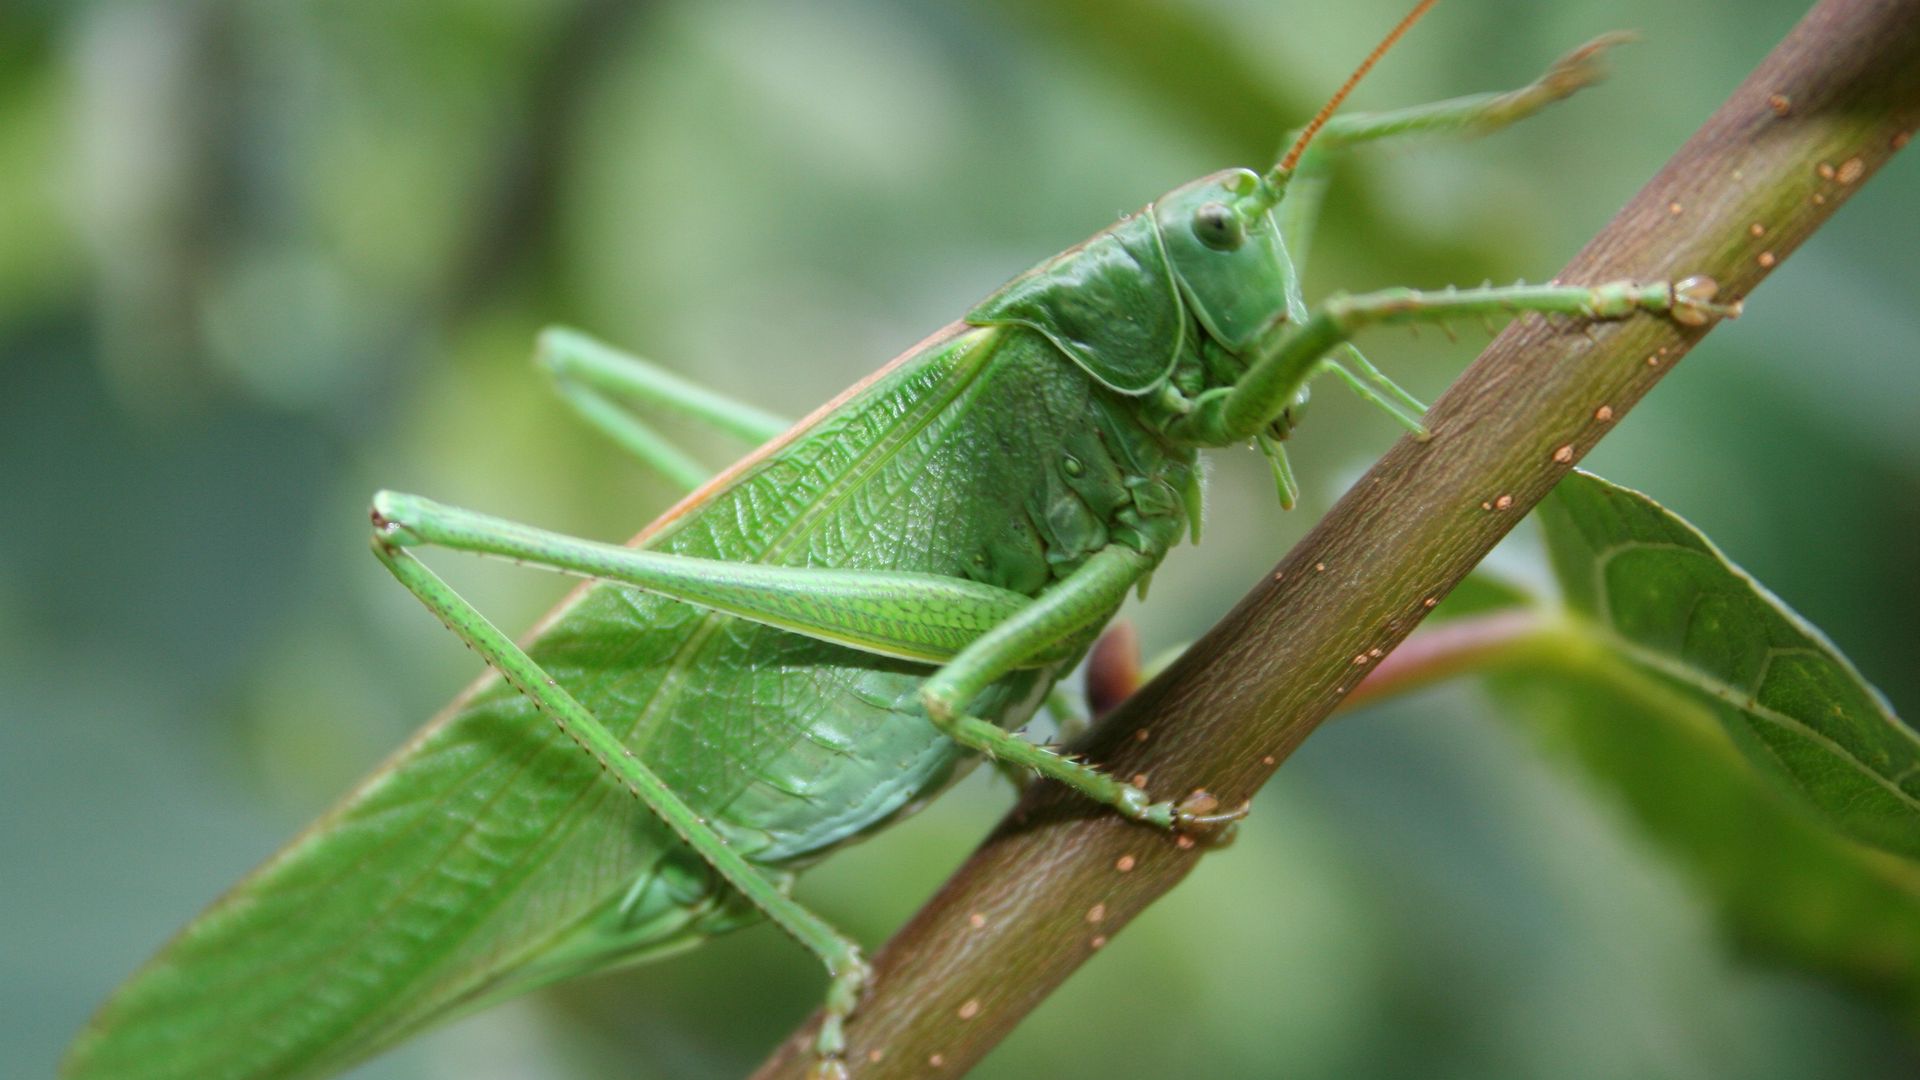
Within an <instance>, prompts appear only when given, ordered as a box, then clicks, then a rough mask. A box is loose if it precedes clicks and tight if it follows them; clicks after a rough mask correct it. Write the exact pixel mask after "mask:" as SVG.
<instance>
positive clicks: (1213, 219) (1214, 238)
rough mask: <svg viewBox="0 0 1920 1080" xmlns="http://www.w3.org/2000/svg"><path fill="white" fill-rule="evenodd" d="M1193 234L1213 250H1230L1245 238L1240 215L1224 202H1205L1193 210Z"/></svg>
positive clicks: (1245, 234)
mask: <svg viewBox="0 0 1920 1080" xmlns="http://www.w3.org/2000/svg"><path fill="white" fill-rule="evenodd" d="M1193 235H1195V236H1197V237H1199V238H1200V242H1201V243H1203V244H1205V245H1207V246H1208V247H1210V248H1212V249H1213V250H1215V251H1232V250H1233V249H1234V248H1237V247H1239V246H1240V245H1241V244H1242V243H1243V242H1245V240H1246V239H1247V232H1246V228H1245V227H1244V226H1242V225H1241V224H1240V215H1239V214H1236V213H1234V212H1233V208H1232V207H1230V206H1228V205H1226V204H1225V203H1217V202H1213V203H1207V204H1206V205H1205V206H1202V207H1201V208H1200V209H1198V210H1195V211H1194V212H1193Z"/></svg>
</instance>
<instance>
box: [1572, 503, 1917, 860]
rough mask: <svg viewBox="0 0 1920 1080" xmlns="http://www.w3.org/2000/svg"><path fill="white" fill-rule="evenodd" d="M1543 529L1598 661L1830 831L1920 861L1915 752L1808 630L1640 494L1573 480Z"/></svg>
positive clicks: (1913, 743) (1874, 695)
mask: <svg viewBox="0 0 1920 1080" xmlns="http://www.w3.org/2000/svg"><path fill="white" fill-rule="evenodd" d="M1540 516H1541V519H1542V522H1543V523H1544V525H1545V528H1546V534H1547V546H1548V551H1549V553H1550V555H1551V557H1552V560H1553V567H1554V572H1555V574H1556V575H1557V576H1558V577H1559V579H1560V582H1561V584H1562V587H1563V589H1564V590H1565V595H1566V601H1567V604H1568V606H1569V607H1570V608H1571V609H1572V611H1573V612H1574V613H1575V614H1576V615H1578V616H1580V617H1581V619H1582V621H1583V622H1584V623H1586V624H1587V625H1588V627H1589V628H1590V629H1591V630H1592V632H1593V634H1594V635H1595V636H1596V638H1597V639H1598V641H1599V642H1600V643H1601V644H1602V645H1603V646H1604V647H1605V648H1606V649H1607V651H1608V652H1610V653H1611V654H1613V655H1614V656H1615V657H1617V658H1618V659H1619V660H1620V661H1622V662H1624V663H1625V664H1626V665H1628V666H1630V667H1632V668H1634V669H1636V670H1638V671H1640V672H1642V673H1644V674H1646V675H1648V676H1650V677H1652V678H1653V679H1655V680H1656V681H1658V682H1659V683H1661V684H1663V685H1665V686H1666V687H1668V688H1670V689H1672V690H1673V691H1675V692H1677V693H1678V694H1679V696H1680V697H1681V698H1682V699H1683V700H1685V701H1686V702H1688V703H1689V704H1691V705H1692V706H1695V707H1698V708H1701V709H1705V710H1707V711H1708V712H1710V713H1711V714H1712V715H1714V716H1715V717H1717V718H1718V719H1719V721H1720V723H1721V725H1722V726H1723V727H1724V728H1725V730H1726V732H1727V733H1728V734H1729V735H1730V736H1731V737H1732V741H1733V744H1734V745H1735V746H1737V747H1738V748H1739V749H1740V751H1741V752H1742V753H1743V754H1744V755H1745V756H1746V758H1747V759H1748V760H1749V761H1751V762H1753V763H1754V764H1755V765H1757V766H1758V767H1759V768H1760V770H1761V771H1762V772H1764V773H1767V774H1769V775H1772V776H1774V777H1776V778H1779V779H1782V780H1784V781H1785V782H1786V784H1787V786H1789V787H1790V788H1791V789H1792V790H1794V791H1797V792H1798V793H1799V794H1800V795H1802V796H1804V797H1805V799H1806V800H1807V801H1808V802H1809V803H1811V804H1812V805H1813V806H1815V807H1817V808H1818V809H1819V810H1820V811H1821V812H1822V813H1823V814H1824V815H1825V817H1826V819H1827V820H1828V821H1829V822H1831V823H1832V824H1833V825H1834V826H1836V827H1838V828H1839V829H1841V830H1843V831H1844V832H1846V833H1847V834H1848V835H1850V836H1852V837H1854V838H1855V839H1858V840H1860V841H1863V842H1865V843H1868V844H1872V845H1875V846H1877V847H1879V848H1882V849H1884V850H1886V851H1889V852H1893V853H1896V854H1899V855H1904V856H1907V857H1908V858H1920V739H1916V737H1915V736H1914V733H1913V732H1912V731H1911V730H1910V729H1908V728H1907V727H1906V726H1905V725H1903V724H1902V723H1901V722H1900V720H1899V718H1898V717H1896V716H1895V715H1894V714H1893V710H1892V709H1891V707H1889V706H1888V704H1887V702H1886V700H1885V699H1884V698H1883V697H1881V696H1880V694H1879V693H1878V691H1876V690H1874V688H1873V687H1872V686H1870V685H1868V683H1867V682H1866V680H1865V679H1863V678H1861V676H1860V673H1859V672H1857V671H1855V670H1854V668H1853V665H1852V664H1850V663H1848V662H1847V660H1846V658H1845V657H1843V656H1841V655H1840V653H1839V650H1837V649H1835V648H1834V646H1833V644H1832V643H1831V642H1829V641H1828V640H1827V639H1826V638H1825V637H1824V636H1823V635H1822V634H1821V633H1820V632H1819V631H1818V630H1816V629H1815V628H1813V627H1812V626H1810V625H1808V624H1807V622H1806V621H1805V620H1803V619H1801V618H1800V617H1799V616H1798V615H1796V614H1794V612H1793V611H1792V610H1791V609H1790V608H1788V607H1787V606H1786V605H1785V604H1783V603H1782V602H1781V601H1780V600H1779V598H1777V597H1775V596H1774V595H1773V594H1772V593H1770V592H1768V591H1767V590H1766V589H1765V588H1764V587H1763V586H1761V585H1760V584H1759V583H1758V582H1756V581H1754V580H1753V579H1752V578H1750V577H1748V576H1747V574H1746V573H1745V572H1743V571H1742V570H1741V569H1740V568H1739V567H1737V566H1735V565H1733V564H1732V563H1731V562H1729V561H1727V559H1726V557H1725V556H1723V555H1722V554H1721V553H1720V552H1719V550H1717V549H1716V548H1715V547H1714V546H1713V545H1712V544H1711V543H1709V542H1708V540H1707V539H1706V538H1705V537H1704V536H1702V535H1700V533H1699V532H1698V531H1697V530H1695V529H1694V528H1693V527H1692V526H1691V525H1689V524H1687V523H1686V522H1685V521H1683V520H1681V519H1680V518H1678V517H1676V516H1674V515H1673V514H1671V513H1669V512H1668V511H1667V510H1665V509H1664V508H1662V507H1661V506H1660V505H1659V504H1657V503H1655V502H1654V501H1653V500H1651V499H1649V498H1647V497H1646V496H1645V495H1642V494H1640V493H1638V492H1634V491H1629V490H1627V489H1625V488H1620V487H1616V486H1614V485H1612V484H1609V483H1607V482H1606V481H1604V480H1601V479H1599V478H1598V477H1595V476H1592V475H1590V474H1587V473H1580V472H1576V473H1574V474H1573V475H1571V476H1569V477H1567V479H1566V480H1564V481H1562V482H1561V484H1560V487H1559V488H1558V489H1557V490H1556V491H1555V492H1554V495H1553V497H1552V498H1550V499H1548V500H1547V501H1546V502H1545V503H1543V504H1542V506H1541V510H1540Z"/></svg>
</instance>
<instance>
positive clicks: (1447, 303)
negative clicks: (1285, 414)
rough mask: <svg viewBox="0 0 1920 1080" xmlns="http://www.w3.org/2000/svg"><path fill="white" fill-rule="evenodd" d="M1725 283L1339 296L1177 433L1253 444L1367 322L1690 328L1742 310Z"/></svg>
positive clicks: (1197, 439) (1258, 355)
mask: <svg viewBox="0 0 1920 1080" xmlns="http://www.w3.org/2000/svg"><path fill="white" fill-rule="evenodd" d="M1718 289H1719V286H1718V285H1716V284H1715V283H1714V280H1713V279H1712V278H1708V277H1690V278H1687V279H1685V280H1683V281H1677V282H1672V281H1654V282H1635V281H1612V282H1608V283H1606V284H1604V285H1591V286H1589V285H1500V286H1487V287H1482V288H1477V289H1446V290H1443V291H1439V292H1422V291H1420V290H1417V289H1382V290H1381V291H1379V292H1372V293H1361V294H1359V295H1356V296H1335V297H1333V298H1331V299H1329V300H1327V301H1326V303H1324V304H1322V305H1321V306H1320V309H1319V310H1318V311H1317V312H1315V313H1314V314H1313V316H1312V317H1311V318H1309V319H1307V321H1306V322H1305V323H1303V324H1300V325H1298V326H1294V325H1291V324H1290V323H1289V324H1282V325H1281V326H1279V327H1277V328H1276V329H1275V331H1274V334H1273V337H1272V338H1271V339H1270V340H1267V341H1262V342H1259V343H1256V344H1255V346H1254V347H1253V349H1252V364H1251V365H1250V366H1249V367H1248V368H1247V371H1246V374H1244V375H1242V376H1241V377H1240V380H1239V381H1238V382H1237V383H1235V384H1234V385H1232V386H1230V387H1222V388H1219V389H1216V390H1210V391H1208V392H1206V393H1204V394H1202V395H1200V398H1199V400H1198V401H1196V402H1195V404H1194V408H1193V410H1192V411H1191V412H1189V413H1187V414H1186V415H1185V416H1182V417H1181V418H1180V419H1178V420H1176V421H1175V422H1174V423H1173V424H1172V425H1171V426H1170V428H1169V430H1168V434H1170V435H1171V436H1172V437H1173V438H1175V439H1179V440H1181V441H1183V442H1187V443H1190V444H1192V445H1196V446H1231V445H1233V444H1235V443H1239V442H1244V441H1246V440H1247V439H1250V438H1253V437H1254V436H1255V435H1257V434H1259V433H1260V432H1261V431H1262V430H1264V429H1265V428H1266V427H1267V426H1268V425H1269V424H1271V423H1272V422H1273V420H1274V418H1275V417H1277V416H1279V415H1280V413H1281V411H1282V410H1284V409H1285V408H1286V407H1287V406H1288V405H1290V404H1292V403H1293V400H1294V398H1295V396H1296V395H1297V394H1298V393H1299V392H1300V388H1301V387H1302V386H1304V385H1305V384H1306V382H1307V381H1308V380H1309V379H1311V378H1312V377H1313V376H1314V375H1316V374H1318V373H1319V372H1320V370H1322V365H1323V364H1324V363H1325V361H1326V357H1327V355H1328V353H1329V352H1331V351H1332V350H1334V349H1336V348H1338V347H1340V346H1341V345H1343V344H1344V343H1345V342H1346V341H1347V340H1348V339H1349V338H1350V337H1352V336H1353V334H1354V333H1356V332H1357V331H1359V330H1360V329H1361V328H1362V327H1367V326H1375V325H1382V326H1393V325H1413V324H1418V323H1443V322H1447V321H1450V320H1453V319H1460V318H1488V317H1501V318H1510V317H1512V316H1515V315H1520V314H1524V313H1526V312H1539V313H1541V314H1550V315H1571V316H1575V317H1577V318H1586V319H1624V318H1626V317H1627V316H1629V315H1633V314H1635V313H1636V312H1642V311H1645V312H1651V313H1654V314H1663V315H1666V316H1667V317H1669V318H1671V319H1672V320H1673V321H1674V322H1677V323H1681V324H1683V325H1686V326H1704V325H1706V323H1708V322H1709V321H1711V320H1713V319H1716V318H1732V317H1734V316H1736V315H1738V314H1739V313H1740V307H1739V305H1738V304H1731V305H1723V304H1715V303H1714V302H1713V297H1714V294H1715V293H1716V292H1717V291H1718Z"/></svg>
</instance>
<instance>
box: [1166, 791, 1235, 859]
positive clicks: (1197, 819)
mask: <svg viewBox="0 0 1920 1080" xmlns="http://www.w3.org/2000/svg"><path fill="white" fill-rule="evenodd" d="M1249 806H1250V804H1249V803H1241V804H1240V805H1239V806H1235V807H1232V808H1229V809H1225V810H1223V809H1221V808H1220V799H1219V798H1218V797H1217V796H1215V795H1214V794H1213V793H1212V792H1210V791H1207V790H1206V789H1205V788H1195V789H1194V790H1193V791H1192V792H1190V793H1188V795H1187V797H1186V798H1184V799H1181V800H1180V801H1179V802H1177V803H1175V802H1161V803H1154V804H1153V805H1151V806H1149V807H1147V808H1146V809H1145V811H1144V812H1142V813H1141V814H1140V815H1139V818H1140V820H1141V821H1145V822H1147V823H1149V824H1152V825H1158V826H1160V827H1161V828H1164V829H1167V830H1169V831H1171V832H1174V833H1177V834H1179V836H1180V838H1181V839H1182V840H1183V841H1187V840H1192V841H1198V842H1201V843H1204V844H1206V845H1207V846H1208V847H1226V846H1227V845H1228V844H1231V843H1233V838H1234V834H1235V833H1236V832H1237V831H1238V826H1239V824H1240V821H1241V820H1242V819H1243V818H1245V817H1246V816H1247V811H1248V809H1249Z"/></svg>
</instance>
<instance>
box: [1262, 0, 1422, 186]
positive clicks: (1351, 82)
mask: <svg viewBox="0 0 1920 1080" xmlns="http://www.w3.org/2000/svg"><path fill="white" fill-rule="evenodd" d="M1436 3H1439V0H1420V2H1419V3H1418V4H1415V5H1414V7H1413V10H1412V11H1410V12H1408V13H1407V17H1406V18H1404V19H1401V20H1400V25H1399V26H1396V27H1394V28H1393V29H1392V30H1391V31H1389V32H1388V34H1387V36H1386V37H1384V38H1381V39H1380V44H1378V45H1375V46H1374V47H1373V52H1371V53H1368V54H1367V58H1366V59H1365V60H1362V61H1361V62H1360V66H1359V67H1357V68H1354V69H1353V74H1351V75H1349V76H1347V81H1346V83H1345V84H1344V85H1342V86H1341V87H1340V89H1339V90H1337V91H1335V92H1334V95H1333V97H1332V99H1331V100H1329V101H1328V102H1327V103H1326V104H1325V105H1322V106H1321V107H1320V112H1319V114H1318V115H1316V116H1315V117H1314V118H1313V122H1312V123H1310V124H1308V125H1307V126H1306V127H1305V128H1303V129H1302V130H1301V132H1300V137H1299V138H1297V139H1295V140H1293V148H1292V149H1290V150H1288V151H1287V156H1286V157H1283V158H1281V159H1280V164H1279V165H1276V166H1274V172H1276V173H1278V174H1280V175H1283V176H1284V175H1285V174H1287V173H1290V172H1292V171H1293V167H1294V166H1295V165H1297V164H1299V162H1300V155H1301V153H1302V152H1304V151H1305V150H1306V148H1307V144H1308V143H1310V142H1312V141H1313V137H1314V135H1315V134H1317V133H1318V132H1319V131H1320V128H1321V126H1322V125H1323V124H1325V123H1326V122H1327V120H1328V118H1329V117H1331V116H1332V115H1333V110H1335V109H1337V108H1339V107H1340V103H1341V102H1342V101H1345V100H1346V99H1347V95H1348V94H1350V93H1352V92H1353V88H1354V87H1355V86H1358V85H1359V83H1360V80H1361V79H1363V78H1365V77H1366V74H1367V72H1368V71H1370V70H1372V68H1373V65H1374V64H1376V63H1378V62H1379V60H1380V58H1381V57H1382V56H1385V55H1386V54H1387V50H1388V49H1391V48H1393V43H1394V42H1396V41H1399V40H1400V37H1401V35H1403V34H1405V33H1406V32H1407V31H1408V30H1411V29H1413V24H1414V23H1417V22H1419V21H1420V16H1422V15H1425V14H1426V13H1427V11H1428V9H1430V8H1432V7H1433V5H1434V4H1436Z"/></svg>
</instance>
